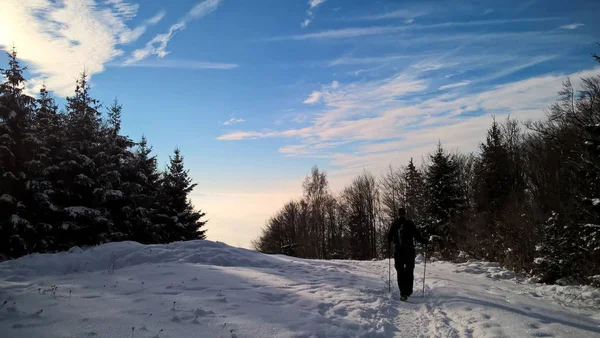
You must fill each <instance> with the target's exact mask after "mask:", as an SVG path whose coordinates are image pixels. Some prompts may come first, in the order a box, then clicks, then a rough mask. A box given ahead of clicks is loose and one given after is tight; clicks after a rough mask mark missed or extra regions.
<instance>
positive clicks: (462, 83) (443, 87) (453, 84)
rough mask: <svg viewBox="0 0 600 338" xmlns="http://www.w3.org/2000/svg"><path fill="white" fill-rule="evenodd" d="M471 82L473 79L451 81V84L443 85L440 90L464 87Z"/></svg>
mask: <svg viewBox="0 0 600 338" xmlns="http://www.w3.org/2000/svg"><path fill="white" fill-rule="evenodd" d="M469 83H471V81H461V82H456V83H451V84H447V85H443V86H441V87H440V90H445V89H452V88H458V87H464V86H466V85H468V84H469Z"/></svg>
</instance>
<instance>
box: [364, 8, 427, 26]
mask: <svg viewBox="0 0 600 338" xmlns="http://www.w3.org/2000/svg"><path fill="white" fill-rule="evenodd" d="M429 12H430V10H429V9H425V8H415V9H397V10H394V11H391V12H387V13H381V14H376V15H366V16H361V17H358V18H355V20H388V19H404V20H405V22H406V23H412V22H413V21H414V19H415V18H418V17H420V16H424V15H427V14H429Z"/></svg>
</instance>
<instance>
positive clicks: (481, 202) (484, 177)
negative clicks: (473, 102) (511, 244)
mask: <svg viewBox="0 0 600 338" xmlns="http://www.w3.org/2000/svg"><path fill="white" fill-rule="evenodd" d="M479 148H480V149H481V155H480V157H479V161H477V164H476V167H475V192H474V193H475V211H476V212H477V213H478V220H479V222H480V226H479V227H478V228H477V229H475V230H476V234H474V237H475V239H476V242H477V244H476V245H477V246H479V248H480V250H481V251H482V253H481V254H482V255H483V256H484V257H485V258H486V259H491V260H498V259H499V257H500V254H501V253H502V246H503V245H502V243H503V240H502V238H500V237H501V236H502V235H503V231H502V230H501V229H499V228H498V227H499V223H501V221H502V214H503V212H504V210H505V207H506V204H507V202H508V200H509V198H510V197H511V188H512V187H513V183H512V182H511V181H512V177H511V173H510V170H511V168H512V165H511V163H510V162H511V161H510V157H509V153H508V149H507V147H506V145H505V143H504V140H503V137H502V131H501V130H500V126H499V125H498V123H497V122H496V119H495V118H494V120H493V122H492V126H491V127H490V129H488V132H487V136H486V141H485V143H481V144H480V145H479Z"/></svg>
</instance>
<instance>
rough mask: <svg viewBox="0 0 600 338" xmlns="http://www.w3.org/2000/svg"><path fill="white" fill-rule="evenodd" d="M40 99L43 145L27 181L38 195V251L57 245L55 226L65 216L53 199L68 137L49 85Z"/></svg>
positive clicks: (38, 128)
mask: <svg viewBox="0 0 600 338" xmlns="http://www.w3.org/2000/svg"><path fill="white" fill-rule="evenodd" d="M36 102H37V109H36V114H35V117H34V120H33V128H34V132H35V136H36V139H37V140H38V141H39V145H40V146H39V147H38V149H37V152H36V154H35V161H36V164H37V165H36V166H35V167H33V168H31V169H32V172H31V176H32V180H30V182H29V184H28V185H27V189H28V192H29V193H30V194H32V195H33V199H34V205H33V206H32V209H30V213H33V214H35V223H36V224H35V228H36V229H37V234H36V235H37V237H38V238H39V239H40V240H39V243H40V247H39V248H38V251H45V250H49V249H54V248H55V246H56V238H55V236H54V232H55V230H54V229H55V228H56V227H57V226H58V225H59V224H60V219H61V217H60V213H59V210H58V209H57V207H56V206H55V205H54V204H53V199H54V191H55V182H56V175H57V173H58V166H57V164H58V163H57V157H58V154H59V153H60V151H61V150H62V145H63V143H64V139H63V137H62V135H63V133H62V127H63V126H62V118H61V115H60V114H58V112H57V110H58V106H57V105H56V104H55V102H54V99H53V98H52V97H50V94H49V93H48V90H47V89H46V86H43V87H42V88H41V89H40V97H39V98H38V99H37V100H36Z"/></svg>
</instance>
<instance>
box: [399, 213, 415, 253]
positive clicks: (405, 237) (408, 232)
mask: <svg viewBox="0 0 600 338" xmlns="http://www.w3.org/2000/svg"><path fill="white" fill-rule="evenodd" d="M413 240H414V238H413V234H412V228H411V223H410V221H409V220H407V219H400V220H398V246H400V247H413V246H414V245H415V244H414V241H413Z"/></svg>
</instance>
